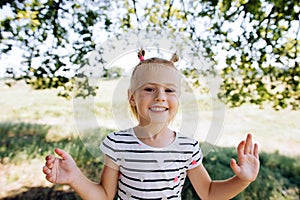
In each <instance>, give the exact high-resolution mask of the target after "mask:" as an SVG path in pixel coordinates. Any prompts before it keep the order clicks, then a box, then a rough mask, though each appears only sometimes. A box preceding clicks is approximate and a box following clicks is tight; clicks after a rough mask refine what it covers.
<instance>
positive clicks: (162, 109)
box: [149, 107, 169, 112]
mask: <svg viewBox="0 0 300 200" xmlns="http://www.w3.org/2000/svg"><path fill="white" fill-rule="evenodd" d="M149 110H151V111H153V112H163V111H167V110H169V108H166V107H151V108H149Z"/></svg>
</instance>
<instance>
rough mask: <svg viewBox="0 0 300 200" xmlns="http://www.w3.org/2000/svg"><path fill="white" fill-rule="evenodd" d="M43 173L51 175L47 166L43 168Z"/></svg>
mask: <svg viewBox="0 0 300 200" xmlns="http://www.w3.org/2000/svg"><path fill="white" fill-rule="evenodd" d="M43 172H44V174H46V175H48V174H50V173H51V169H49V168H48V167H47V166H44V167H43Z"/></svg>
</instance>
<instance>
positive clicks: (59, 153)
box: [54, 148, 71, 160]
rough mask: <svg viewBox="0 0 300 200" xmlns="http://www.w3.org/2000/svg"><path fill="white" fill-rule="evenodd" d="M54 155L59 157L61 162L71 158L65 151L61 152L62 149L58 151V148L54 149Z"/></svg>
mask: <svg viewBox="0 0 300 200" xmlns="http://www.w3.org/2000/svg"><path fill="white" fill-rule="evenodd" d="M54 151H55V153H56V154H57V155H59V156H60V157H61V158H62V159H63V160H66V159H70V158H71V155H70V154H68V153H67V152H66V151H64V150H62V149H59V148H56V149H55V150H54Z"/></svg>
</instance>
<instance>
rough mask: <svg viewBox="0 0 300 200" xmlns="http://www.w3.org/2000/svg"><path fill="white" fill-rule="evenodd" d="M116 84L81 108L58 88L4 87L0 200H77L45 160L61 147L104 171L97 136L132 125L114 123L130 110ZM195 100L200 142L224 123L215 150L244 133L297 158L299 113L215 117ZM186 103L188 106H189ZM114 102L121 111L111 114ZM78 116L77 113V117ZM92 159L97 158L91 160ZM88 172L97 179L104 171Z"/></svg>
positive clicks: (253, 110)
mask: <svg viewBox="0 0 300 200" xmlns="http://www.w3.org/2000/svg"><path fill="white" fill-rule="evenodd" d="M118 83H119V82H118V81H117V80H114V81H104V82H102V83H101V87H100V96H98V97H97V98H95V99H92V100H93V101H94V102H92V103H93V104H92V105H91V104H90V103H91V102H89V101H85V102H83V104H82V106H80V105H81V104H80V102H77V103H75V104H74V106H73V102H72V101H68V100H65V99H63V98H61V97H57V96H56V93H57V91H56V90H42V91H37V90H33V89H32V88H30V87H28V86H26V85H24V84H21V83H17V84H16V85H14V86H13V87H12V88H9V87H7V86H6V85H4V84H3V83H0V96H1V97H0V105H1V111H0V131H1V133H0V136H1V139H0V141H1V147H0V156H1V157H0V188H1V189H0V199H1V198H2V199H5V197H6V199H13V198H8V197H9V196H14V195H16V194H20V193H23V194H26V192H27V191H28V188H31V190H30V191H35V192H34V194H35V197H34V199H39V198H38V197H39V195H41V197H42V196H43V193H47V194H49V195H51V194H52V195H54V191H55V195H56V197H57V198H59V199H74V198H77V197H76V196H74V194H73V193H72V192H70V188H69V187H68V186H55V187H53V185H52V184H50V183H48V182H46V181H45V180H44V176H43V174H42V173H41V168H42V165H43V162H44V160H43V158H44V156H45V155H47V154H49V153H52V150H53V148H55V147H61V148H64V149H66V150H70V151H72V152H73V153H74V156H75V159H76V160H78V162H79V163H78V165H79V166H84V165H87V164H89V165H92V166H95V168H96V167H97V168H100V166H101V165H102V162H101V159H100V158H99V159H95V157H96V156H99V157H101V155H100V153H99V152H98V151H97V145H98V143H99V141H98V138H101V137H99V132H100V133H101V134H102V136H104V135H105V134H106V133H107V132H109V131H110V130H112V129H118V128H120V127H121V128H123V127H126V126H130V125H132V124H131V123H132V122H131V121H130V123H127V122H125V123H124V124H117V123H116V121H117V120H118V119H116V116H115V115H114V114H115V113H113V112H118V113H121V114H122V113H126V112H127V110H126V107H124V106H122V105H121V103H120V102H121V100H122V99H114V100H113V102H112V98H111V96H113V95H114V97H116V96H118V95H119V94H115V93H113V92H115V91H114V89H113V88H114V87H115V86H116V85H118ZM124 94H126V91H125V93H124ZM198 100H199V99H198ZM197 102H198V107H199V109H200V110H199V112H197V115H194V113H193V114H192V112H193V111H194V110H195V109H193V108H189V107H187V108H186V110H188V111H190V112H191V113H190V114H189V115H188V116H198V120H199V122H198V124H197V123H196V124H197V131H198V132H199V133H201V134H199V135H196V136H197V138H199V140H200V141H201V142H205V141H207V140H206V139H205V138H207V135H206V134H207V133H208V131H209V130H210V129H211V128H212V127H211V126H214V125H215V124H217V125H221V126H222V129H221V131H220V132H219V133H215V134H216V136H217V137H216V138H217V139H214V140H213V141H212V143H213V144H214V145H216V146H221V147H235V146H236V145H237V144H238V142H239V141H240V140H242V139H243V138H244V137H245V135H246V133H248V132H251V133H253V135H254V139H255V140H256V141H257V142H258V143H259V146H260V150H261V151H263V152H268V153H274V152H277V154H281V155H285V156H289V157H293V158H296V159H297V160H299V158H300V148H299V146H300V111H291V110H282V111H274V110H273V109H272V108H269V107H266V108H264V109H259V108H258V107H256V106H253V105H245V106H242V107H239V108H233V109H229V108H225V110H223V109H222V107H217V110H215V111H214V113H213V112H212V111H211V104H213V103H211V102H210V100H209V99H208V100H207V99H206V100H204V101H203V99H202V100H201V99H200V100H199V101H197ZM185 103H186V104H187V106H188V105H189V104H190V103H189V102H185ZM112 104H113V105H114V106H116V107H117V106H120V107H118V109H116V108H114V110H113V108H112V106H111V105H112ZM119 104H120V105H119ZM122 109H123V110H122ZM223 111H224V117H223V116H222V113H223ZM74 112H75V113H76V112H78V113H77V114H76V115H75V116H76V117H75V118H74ZM218 113H221V114H220V115H219V118H218V117H216V118H215V119H214V120H212V115H213V114H216V115H217V116H218ZM121 114H118V116H120V117H121V118H122V119H125V118H126V116H125V117H124V116H123V115H121ZM187 119H188V120H187V121H189V123H191V125H190V124H186V125H187V127H193V125H194V124H195V120H193V119H192V118H191V119H189V118H187ZM127 120H128V119H127ZM179 121H180V119H179ZM173 125H174V127H175V128H176V127H178V126H180V125H178V122H176V121H175V122H174V123H173ZM82 130H91V131H90V132H89V134H87V135H85V133H86V132H84V131H82ZM95 130H96V131H95ZM99 130H100V131H99ZM187 130H188V131H189V129H187ZM193 130H194V129H191V131H193ZM78 131H79V132H78ZM202 133H203V134H202ZM78 135H79V137H78ZM194 136H195V135H194ZM95 141H96V142H95ZM82 142H83V143H84V146H82ZM76 152H77V153H76ZM79 152H80V153H79ZM82 152H83V153H82ZM91 154H92V156H91ZM76 156H77V157H76ZM80 156H84V157H80ZM89 156H91V157H92V158H93V159H90V158H87V157H89ZM209 156H210V155H209V154H208V157H209ZM80 160H81V161H80ZM86 162H88V163H86ZM98 166H99V167H98ZM95 168H90V169H95ZM85 170H86V173H88V174H89V175H90V176H91V177H92V178H94V179H95V180H97V178H98V176H99V173H100V171H89V169H85ZM59 195H61V196H59ZM49 199H51V198H50V197H49Z"/></svg>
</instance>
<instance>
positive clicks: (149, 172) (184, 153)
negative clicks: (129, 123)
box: [100, 128, 202, 200]
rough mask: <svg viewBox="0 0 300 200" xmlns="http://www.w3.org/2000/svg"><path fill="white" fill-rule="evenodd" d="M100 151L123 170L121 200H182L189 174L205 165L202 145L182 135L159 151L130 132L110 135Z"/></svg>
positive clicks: (177, 134) (120, 188)
mask: <svg viewBox="0 0 300 200" xmlns="http://www.w3.org/2000/svg"><path fill="white" fill-rule="evenodd" d="M100 149H101V150H102V152H103V153H104V154H105V155H107V156H108V157H109V158H110V159H111V160H112V161H113V162H114V163H115V164H116V165H118V166H119V169H120V177H119V181H118V198H119V199H120V200H127V199H143V200H164V199H174V200H175V199H176V200H180V199H181V190H182V187H183V184H184V181H185V178H186V175H187V170H189V169H193V168H195V167H197V166H199V165H200V164H201V162H202V153H201V150H200V147H199V143H198V141H196V140H194V139H191V138H188V137H185V136H183V135H181V134H180V133H176V139H175V140H174V141H173V142H172V144H170V145H168V146H167V147H163V148H155V147H151V146H149V145H146V144H144V143H143V142H141V141H140V140H139V139H138V138H137V137H136V135H135V133H134V130H133V129H132V128H130V129H128V130H125V131H120V132H114V133H110V134H109V135H108V136H107V137H106V138H105V139H104V141H103V142H102V143H101V145H100Z"/></svg>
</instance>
